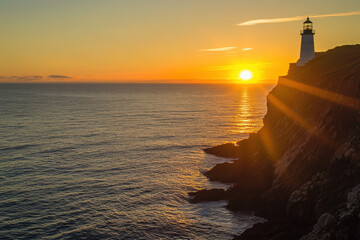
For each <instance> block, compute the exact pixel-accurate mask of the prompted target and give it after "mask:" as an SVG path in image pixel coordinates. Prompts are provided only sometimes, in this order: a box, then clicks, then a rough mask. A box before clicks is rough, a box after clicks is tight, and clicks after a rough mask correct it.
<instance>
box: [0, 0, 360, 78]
mask: <svg viewBox="0 0 360 240" xmlns="http://www.w3.org/2000/svg"><path fill="white" fill-rule="evenodd" d="M349 13H350V14H349ZM324 15H325V16H324ZM305 16H310V19H311V20H312V21H313V23H314V29H315V32H316V34H315V36H314V37H315V50H316V51H325V50H327V49H331V48H334V47H336V46H339V45H345V44H359V43H360V28H359V24H360V1H359V0H341V1H340V0H317V1H309V0H303V1H289V0H277V1H274V0H257V1H253V0H0V31H1V37H0V53H1V54H0V82H164V83H182V82H184V83H233V82H237V81H239V80H238V75H239V72H241V71H242V70H244V69H248V70H250V71H252V73H253V76H254V79H253V81H254V82H259V83H265V82H275V81H276V80H277V78H278V76H279V75H286V73H287V69H288V64H289V63H290V62H296V61H297V60H298V58H299V55H300V41H301V36H300V30H301V29H302V22H303V21H304V20H305ZM312 16H316V17H315V18H312ZM259 19H260V20H259ZM264 19H265V20H264ZM253 20H255V21H253Z"/></svg>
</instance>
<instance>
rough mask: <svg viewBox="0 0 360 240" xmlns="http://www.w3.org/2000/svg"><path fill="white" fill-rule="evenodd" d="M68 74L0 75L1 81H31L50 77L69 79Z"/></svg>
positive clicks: (44, 79)
mask: <svg viewBox="0 0 360 240" xmlns="http://www.w3.org/2000/svg"><path fill="white" fill-rule="evenodd" d="M69 78H72V77H70V76H65V75H48V76H41V75H0V80H2V81H13V82H31V81H46V80H51V79H59V80H60V79H69Z"/></svg>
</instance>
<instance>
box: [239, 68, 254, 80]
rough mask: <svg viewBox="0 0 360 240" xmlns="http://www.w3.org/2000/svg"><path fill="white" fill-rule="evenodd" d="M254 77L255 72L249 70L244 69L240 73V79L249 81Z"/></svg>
mask: <svg viewBox="0 0 360 240" xmlns="http://www.w3.org/2000/svg"><path fill="white" fill-rule="evenodd" d="M252 77H253V74H252V72H250V71H249V70H242V71H241V72H240V74H239V79H241V80H243V81H249V80H250V79H251V78H252Z"/></svg>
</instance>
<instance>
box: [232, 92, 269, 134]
mask: <svg viewBox="0 0 360 240" xmlns="http://www.w3.org/2000/svg"><path fill="white" fill-rule="evenodd" d="M239 90H240V91H241V92H240V96H239V100H238V103H237V108H236V113H235V117H234V122H233V124H232V126H231V128H229V129H228V131H229V132H230V133H231V134H248V133H254V132H257V131H258V130H259V129H260V128H261V127H262V125H263V123H262V118H261V114H262V113H261V110H260V109H261V106H259V101H258V99H257V98H258V95H259V93H261V92H263V91H266V92H268V91H269V90H268V89H265V88H264V87H262V86H260V85H258V86H245V85H244V86H242V88H241V89H239ZM259 90H260V91H259Z"/></svg>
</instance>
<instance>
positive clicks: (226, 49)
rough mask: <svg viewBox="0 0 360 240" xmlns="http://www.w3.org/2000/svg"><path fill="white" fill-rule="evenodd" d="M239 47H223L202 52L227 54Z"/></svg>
mask: <svg viewBox="0 0 360 240" xmlns="http://www.w3.org/2000/svg"><path fill="white" fill-rule="evenodd" d="M236 48H237V47H221V48H210V49H202V50H199V51H200V52H226V51H231V50H234V49H236Z"/></svg>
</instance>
